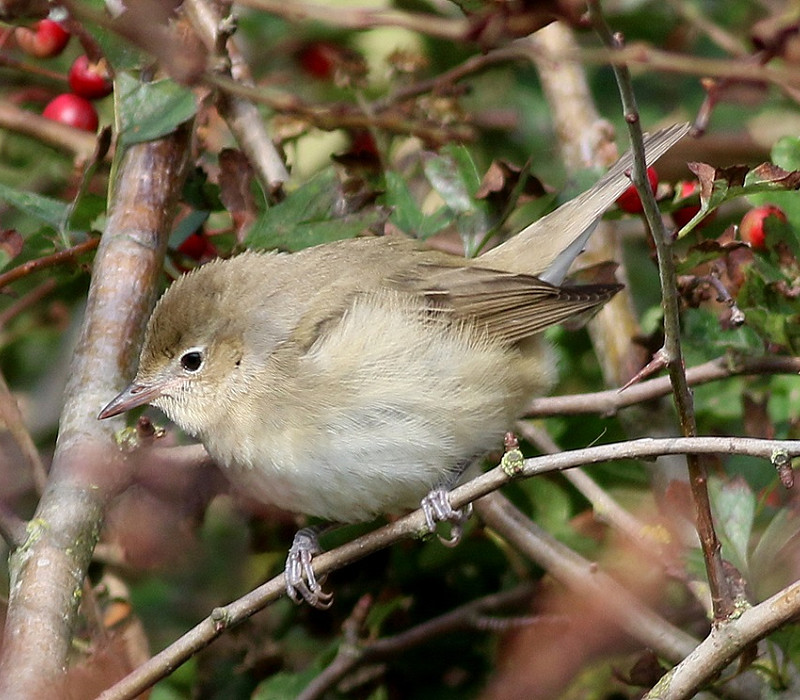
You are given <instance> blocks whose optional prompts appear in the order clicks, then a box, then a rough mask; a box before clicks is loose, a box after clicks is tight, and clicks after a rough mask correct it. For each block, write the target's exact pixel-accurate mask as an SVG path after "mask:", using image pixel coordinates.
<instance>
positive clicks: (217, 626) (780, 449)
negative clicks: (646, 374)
mask: <svg viewBox="0 0 800 700" xmlns="http://www.w3.org/2000/svg"><path fill="white" fill-rule="evenodd" d="M689 452H691V453H696V454H720V455H736V454H738V455H749V456H751V457H759V458H762V459H766V460H771V459H773V458H775V456H776V455H780V456H788V457H790V458H791V457H795V456H798V455H800V441H797V440H786V441H781V440H758V439H755V438H737V437H698V438H662V439H655V438H644V439H641V440H631V441H628V442H622V443H614V444H610V445H601V446H595V447H588V448H584V449H581V450H573V451H570V452H562V453H560V454H557V455H546V456H544V457H535V458H533V459H527V460H524V462H522V463H521V464H520V465H519V468H518V469H517V470H516V471H514V473H512V474H509V473H506V471H504V469H503V467H501V466H500V467H496V468H494V469H492V470H491V471H489V472H487V473H485V474H482V475H481V476H479V477H477V478H475V479H473V480H471V481H469V482H468V483H466V484H464V485H462V486H459V487H458V488H456V489H454V490H453V491H451V492H450V494H449V500H450V503H451V505H452V506H453V507H454V508H461V507H462V506H465V505H466V504H467V503H471V502H472V501H474V500H475V499H477V498H480V497H482V496H485V495H487V494H489V493H491V492H492V491H495V490H497V489H498V488H500V487H501V486H503V485H505V484H507V483H509V482H510V481H511V480H513V479H516V478H523V477H529V476H534V475H537V474H544V473H548V472H553V471H562V470H564V469H571V468H573V467H577V466H582V465H586V464H597V463H600V462H605V461H610V460H620V459H646V458H652V457H660V456H664V455H668V454H687V453H689ZM424 532H427V528H426V525H425V515H424V514H423V512H422V511H421V510H416V511H414V512H413V513H410V514H409V515H406V516H404V517H402V518H399V519H398V520H396V521H395V522H393V523H390V524H388V525H384V526H383V527H380V528H378V529H377V530H374V531H373V532H370V533H367V534H366V535H363V536H361V537H358V538H356V539H355V540H352V541H351V542H347V543H346V544H344V545H342V546H340V547H337V548H336V549H333V550H331V551H329V552H324V553H323V554H320V555H319V556H317V557H315V558H314V561H313V569H314V573H315V575H316V576H317V578H321V577H323V576H324V575H326V574H329V573H331V572H333V571H335V570H338V569H341V568H342V567H344V566H346V565H347V564H351V563H353V562H354V561H358V560H360V559H363V558H364V557H365V556H367V555H369V554H372V553H374V552H377V551H379V550H381V549H383V548H385V547H388V546H389V545H391V544H394V543H395V542H399V541H400V540H402V539H406V538H410V537H416V536H418V535H419V534H420V533H424ZM285 593H286V580H285V577H284V575H283V573H281V574H279V575H278V576H276V577H274V578H272V579H270V580H269V581H267V582H266V583H264V584H262V585H261V586H259V587H258V588H256V589H254V590H252V591H250V593H248V594H247V595H245V596H243V597H241V598H239V599H238V600H236V601H234V602H232V603H230V604H228V605H226V606H225V607H222V608H216V609H215V610H214V611H212V613H211V615H209V616H208V617H207V618H205V619H204V620H202V621H201V622H200V623H198V624H197V625H196V626H195V627H194V628H192V629H191V630H189V631H188V632H186V633H185V634H184V635H182V636H181V637H180V638H179V639H177V640H176V641H175V642H173V643H172V644H170V645H169V646H168V647H167V648H165V649H164V650H163V651H161V652H159V653H158V654H156V655H155V656H153V657H152V658H151V659H150V660H149V661H146V662H145V663H143V664H142V665H141V666H139V667H138V668H137V669H135V670H134V671H132V672H131V673H130V674H129V675H128V676H126V677H125V678H123V679H122V680H121V681H119V682H118V683H117V684H115V685H114V686H112V687H111V688H109V689H108V690H106V691H105V692H104V693H103V694H102V695H100V696H99V700H126V699H131V698H135V697H136V696H137V695H138V694H140V693H142V692H144V691H145V690H146V689H147V688H149V687H150V686H152V685H153V684H154V683H156V682H157V681H159V680H161V679H162V678H164V677H166V676H167V675H169V674H170V673H171V672H172V670H173V669H175V668H176V667H177V666H179V665H180V664H182V663H183V662H185V661H186V660H187V659H189V658H190V657H191V656H193V655H194V654H196V653H197V652H198V651H200V650H201V649H203V648H205V647H206V646H208V645H209V644H210V643H211V642H212V641H214V639H216V638H217V637H219V636H220V635H221V634H223V633H224V632H225V631H226V630H227V629H229V628H230V627H232V626H234V625H236V624H238V623H239V622H241V621H243V620H245V619H247V618H248V617H250V616H252V615H254V614H255V613H257V612H258V611H260V610H262V609H263V608H265V607H266V606H268V605H270V604H271V603H272V602H274V601H275V600H277V599H278V598H281V597H282V596H283V595H285ZM681 634H683V633H681ZM684 652H685V653H688V651H687V649H685V648H683V647H681V649H679V650H678V651H676V652H675V653H676V654H677V656H676V658H675V660H676V661H678V660H680V659H681V658H683V657H684V656H685V653H684ZM669 657H670V658H673V654H672V653H671V654H670V655H669Z"/></svg>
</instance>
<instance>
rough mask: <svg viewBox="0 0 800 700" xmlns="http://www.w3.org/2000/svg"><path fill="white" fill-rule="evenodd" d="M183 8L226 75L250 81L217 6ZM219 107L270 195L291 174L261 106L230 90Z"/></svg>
mask: <svg viewBox="0 0 800 700" xmlns="http://www.w3.org/2000/svg"><path fill="white" fill-rule="evenodd" d="M183 7H184V10H185V11H186V12H187V14H188V16H189V18H190V21H191V22H192V25H193V27H194V29H195V31H196V32H197V34H198V35H199V36H200V38H201V39H202V41H203V43H204V44H205V45H206V48H207V49H208V50H209V51H210V52H212V53H214V54H216V56H217V63H218V64H220V65H222V66H225V68H224V70H225V71H226V75H227V76H228V77H231V78H232V79H234V78H235V79H236V80H237V81H241V82H244V83H247V84H248V85H249V84H251V77H250V71H249V69H248V67H247V64H246V63H245V62H244V60H243V59H242V58H241V56H240V54H239V51H238V49H237V47H236V43H235V41H234V38H233V37H229V36H226V35H225V34H224V31H223V28H222V27H223V21H222V18H221V17H220V16H219V14H218V13H217V9H216V7H215V6H214V5H213V4H212V3H211V2H207V0H187V2H186V3H184V5H183ZM331 14H335V13H331ZM226 39H227V41H226ZM234 66H235V72H234V71H233V67H234ZM217 107H218V109H219V112H220V114H221V115H222V116H223V118H224V119H225V121H226V123H227V124H228V128H229V129H230V130H231V133H232V134H233V135H234V137H235V138H236V141H237V143H238V144H239V146H240V147H241V149H242V151H243V152H244V154H245V155H246V156H247V158H248V160H249V161H250V163H251V164H252V166H253V170H254V171H255V173H256V175H257V177H258V178H259V180H260V181H261V185H262V187H263V188H264V192H265V193H266V194H267V195H268V196H271V195H272V194H273V193H275V192H276V191H278V190H279V189H280V188H281V187H282V186H283V184H284V183H285V182H286V181H287V180H288V179H289V173H288V171H287V170H286V165H285V164H284V162H283V159H282V158H281V156H280V154H279V153H278V149H277V148H275V144H274V143H273V142H272V139H270V137H269V134H267V130H266V127H265V125H264V120H263V119H262V117H261V114H259V112H258V109H257V108H256V106H255V105H254V104H253V103H252V102H251V101H250V100H245V99H243V98H242V97H241V96H237V95H230V96H229V94H228V93H221V94H220V95H219V96H218V98H217Z"/></svg>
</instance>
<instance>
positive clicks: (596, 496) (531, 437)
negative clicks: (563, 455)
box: [516, 421, 666, 563]
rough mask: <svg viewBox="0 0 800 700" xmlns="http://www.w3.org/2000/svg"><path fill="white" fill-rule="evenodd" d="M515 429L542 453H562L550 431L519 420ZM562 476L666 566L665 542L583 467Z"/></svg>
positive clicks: (604, 518) (600, 513)
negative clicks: (650, 531)
mask: <svg viewBox="0 0 800 700" xmlns="http://www.w3.org/2000/svg"><path fill="white" fill-rule="evenodd" d="M516 429H517V431H518V432H519V434H520V435H522V437H524V438H525V439H526V440H527V441H528V442H531V443H533V444H534V445H536V446H537V447H538V448H539V449H540V450H542V451H543V452H545V453H547V454H558V453H559V452H561V450H560V449H559V447H558V445H556V443H555V441H554V440H553V439H552V438H551V437H550V436H549V435H548V434H547V432H546V431H544V430H542V429H540V428H537V427H536V426H535V425H533V424H531V423H529V422H527V421H518V422H517V427H516ZM563 474H564V478H565V479H567V481H569V482H570V483H571V484H572V485H573V486H574V487H575V488H576V489H577V490H578V491H579V492H580V493H581V494H582V495H583V496H584V497H585V498H586V500H588V501H589V503H591V504H592V509H593V510H594V513H595V516H596V517H597V518H598V519H600V520H602V521H603V522H606V523H608V524H609V525H611V526H612V527H613V528H615V529H616V530H617V531H619V532H621V533H622V534H623V535H625V537H627V538H628V539H629V540H631V542H634V543H635V544H637V545H639V546H641V547H643V548H644V549H646V550H648V551H653V550H655V552H656V554H657V558H658V559H659V560H660V561H662V562H664V563H666V552H665V551H663V550H664V547H663V545H662V543H660V542H658V541H657V540H655V538H653V537H652V536H648V534H647V533H648V529H647V527H646V525H645V523H643V522H642V521H641V520H639V519H638V518H636V517H635V516H633V515H631V513H629V512H628V511H627V510H625V509H624V508H623V507H622V506H620V504H619V503H617V502H616V501H615V500H614V499H613V498H612V497H611V496H610V495H609V494H608V493H607V492H606V491H605V490H604V489H602V488H601V487H600V486H599V485H598V484H597V482H596V481H594V479H592V478H591V477H590V476H589V475H588V474H587V473H586V472H585V471H584V470H583V469H581V468H580V467H578V468H576V469H568V470H566V471H564V472H563Z"/></svg>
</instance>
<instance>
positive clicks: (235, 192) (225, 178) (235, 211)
mask: <svg viewBox="0 0 800 700" xmlns="http://www.w3.org/2000/svg"><path fill="white" fill-rule="evenodd" d="M252 184H253V168H252V166H251V165H250V162H249V161H248V160H247V157H246V156H245V155H244V153H242V152H241V151H239V150H236V149H234V148H225V149H223V150H222V152H221V153H220V154H219V197H220V199H221V200H222V203H223V204H224V205H225V208H226V209H227V210H228V211H229V212H230V214H231V218H232V219H233V225H234V228H235V229H236V237H237V239H238V240H240V241H241V240H243V238H244V234H245V233H246V231H247V229H248V228H249V227H250V224H252V223H253V221H254V220H255V218H256V215H257V211H256V203H255V200H254V198H253V193H252V190H251V186H252Z"/></svg>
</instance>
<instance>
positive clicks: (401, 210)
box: [383, 171, 453, 240]
mask: <svg viewBox="0 0 800 700" xmlns="http://www.w3.org/2000/svg"><path fill="white" fill-rule="evenodd" d="M383 202H384V203H385V204H386V205H387V206H388V207H390V208H391V210H392V213H391V215H390V217H389V219H390V221H391V222H392V223H393V224H394V225H395V226H397V228H399V229H400V230H401V231H404V232H405V233H407V234H408V235H409V236H414V237H415V238H419V239H420V240H425V239H426V238H429V237H430V236H432V235H433V234H434V233H437V232H438V231H441V230H442V229H443V228H445V227H446V226H447V225H448V224H450V223H452V221H453V215H452V213H451V212H450V210H449V209H448V208H447V207H441V208H440V209H438V210H437V211H435V212H434V213H433V214H424V213H423V212H422V211H421V210H420V208H419V207H418V206H417V203H416V202H415V201H414V198H413V197H412V196H411V191H410V190H409V189H408V185H406V182H405V180H404V179H403V178H402V177H400V175H398V174H397V173H395V172H392V171H389V172H387V173H386V192H385V193H384V195H383Z"/></svg>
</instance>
